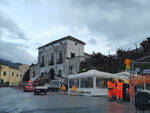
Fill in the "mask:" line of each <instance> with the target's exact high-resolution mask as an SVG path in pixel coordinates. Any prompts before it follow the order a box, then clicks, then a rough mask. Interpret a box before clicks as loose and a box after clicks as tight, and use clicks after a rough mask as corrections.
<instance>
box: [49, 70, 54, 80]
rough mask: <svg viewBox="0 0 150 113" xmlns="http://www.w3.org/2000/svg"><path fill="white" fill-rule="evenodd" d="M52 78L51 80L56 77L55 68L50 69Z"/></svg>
mask: <svg viewBox="0 0 150 113" xmlns="http://www.w3.org/2000/svg"><path fill="white" fill-rule="evenodd" d="M50 79H51V80H54V79H55V70H54V69H50Z"/></svg>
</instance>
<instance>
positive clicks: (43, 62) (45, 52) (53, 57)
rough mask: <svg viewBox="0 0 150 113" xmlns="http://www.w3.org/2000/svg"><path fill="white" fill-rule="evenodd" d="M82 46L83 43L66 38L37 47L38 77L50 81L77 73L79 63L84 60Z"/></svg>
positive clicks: (69, 37) (72, 38) (70, 37)
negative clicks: (41, 76)
mask: <svg viewBox="0 0 150 113" xmlns="http://www.w3.org/2000/svg"><path fill="white" fill-rule="evenodd" d="M84 45H85V43H84V42H83V41H81V40H78V39H76V38H74V37H72V36H67V37H64V38H61V39H59V40H55V41H53V42H50V43H48V44H46V45H44V46H42V47H39V48H38V52H39V53H38V60H39V66H40V75H43V76H44V77H45V78H46V79H48V80H51V79H56V78H57V77H63V78H68V76H69V75H70V74H76V73H78V72H79V67H80V62H81V61H84V60H85V59H86V56H85V53H84Z"/></svg>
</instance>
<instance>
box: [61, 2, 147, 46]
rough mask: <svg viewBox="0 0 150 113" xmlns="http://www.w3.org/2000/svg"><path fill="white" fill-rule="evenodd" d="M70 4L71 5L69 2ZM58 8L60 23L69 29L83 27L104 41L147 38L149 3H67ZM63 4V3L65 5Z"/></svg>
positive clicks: (112, 41)
mask: <svg viewBox="0 0 150 113" xmlns="http://www.w3.org/2000/svg"><path fill="white" fill-rule="evenodd" d="M69 1H70V2H69ZM68 2H69V3H70V4H69V5H68V7H66V6H65V5H61V8H63V9H62V12H61V13H62V15H61V16H62V19H63V21H64V23H65V24H70V25H72V26H77V25H84V26H86V27H87V28H88V29H89V30H90V31H91V32H92V33H93V34H104V35H105V36H107V37H108V38H107V41H108V42H110V43H111V44H112V43H114V44H117V43H118V42H120V41H126V40H129V41H135V40H140V39H143V38H146V37H147V36H149V35H150V34H149V29H150V23H149V20H150V15H149V12H150V7H149V4H150V1H148V0H144V1H142V0H141V1H140V0H129V1H128V0H68ZM64 4H65V3H64Z"/></svg>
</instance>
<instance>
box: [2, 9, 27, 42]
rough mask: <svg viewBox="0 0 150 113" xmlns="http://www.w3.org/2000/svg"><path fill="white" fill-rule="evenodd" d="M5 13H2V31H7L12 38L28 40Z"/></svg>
mask: <svg viewBox="0 0 150 113" xmlns="http://www.w3.org/2000/svg"><path fill="white" fill-rule="evenodd" d="M4 15H5V14H4V13H3V12H0V29H1V31H4V30H6V31H7V32H8V33H9V34H10V36H11V37H12V38H15V39H23V40H26V39H27V38H26V37H25V34H24V33H23V32H22V31H21V30H20V28H19V27H18V26H17V25H16V24H15V23H14V22H13V21H12V20H11V19H10V18H8V17H6V16H4Z"/></svg>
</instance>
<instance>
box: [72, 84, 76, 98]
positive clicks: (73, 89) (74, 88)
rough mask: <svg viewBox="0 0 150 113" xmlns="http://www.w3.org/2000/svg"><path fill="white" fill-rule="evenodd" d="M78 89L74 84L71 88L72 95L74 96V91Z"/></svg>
mask: <svg viewBox="0 0 150 113" xmlns="http://www.w3.org/2000/svg"><path fill="white" fill-rule="evenodd" d="M76 91H77V88H76V87H75V86H74V85H72V88H71V96H74V94H73V93H74V92H76Z"/></svg>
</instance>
